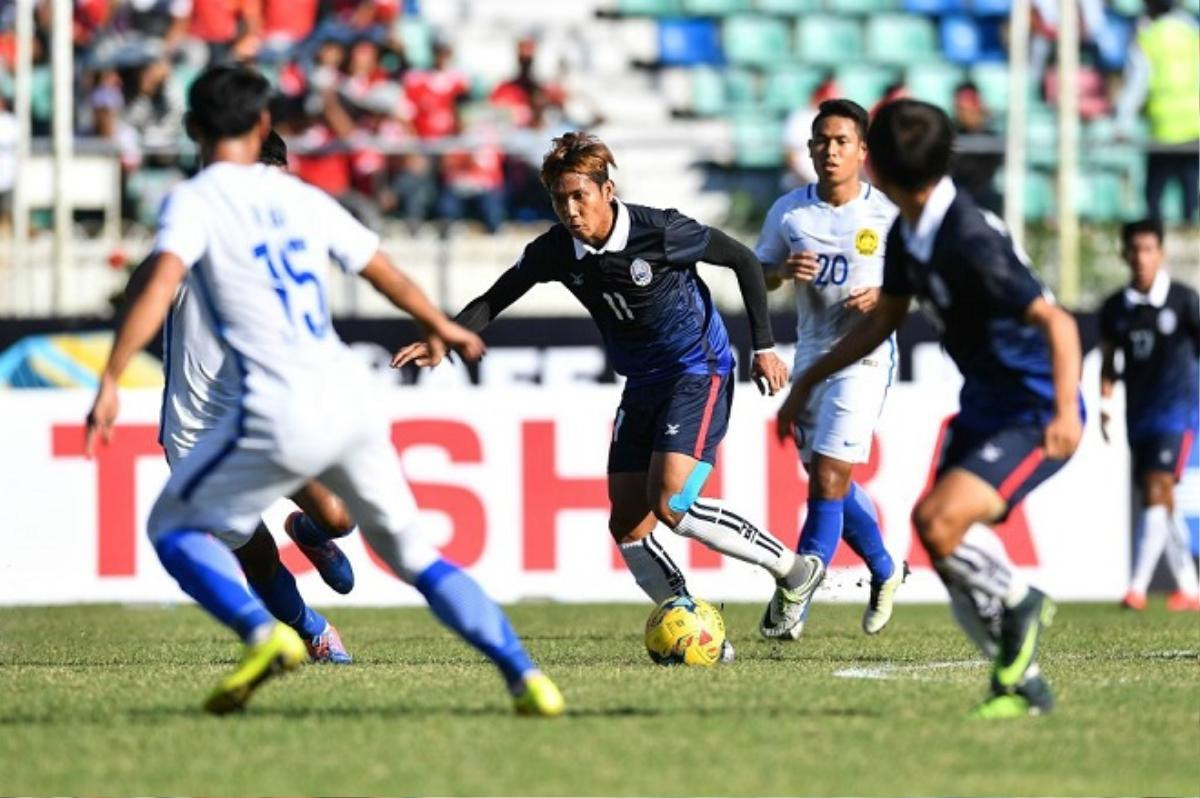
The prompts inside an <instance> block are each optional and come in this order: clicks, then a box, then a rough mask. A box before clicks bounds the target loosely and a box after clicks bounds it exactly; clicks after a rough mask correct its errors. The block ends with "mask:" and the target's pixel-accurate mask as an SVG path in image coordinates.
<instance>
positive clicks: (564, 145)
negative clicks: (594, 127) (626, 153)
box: [541, 133, 617, 189]
mask: <svg viewBox="0 0 1200 798" xmlns="http://www.w3.org/2000/svg"><path fill="white" fill-rule="evenodd" d="M610 165H611V166H616V165H617V162H616V161H614V160H613V155H612V152H610V151H609V149H608V147H607V146H606V145H605V144H604V142H603V141H601V140H600V139H598V138H596V137H595V136H593V135H592V134H590V133H564V134H562V135H561V136H559V137H558V138H556V139H554V141H552V142H551V143H550V151H549V152H548V153H546V157H545V158H543V159H542V174H541V178H542V185H543V186H545V187H546V188H547V189H552V188H553V187H554V184H555V183H556V182H557V181H558V179H559V178H560V177H562V176H563V175H564V174H566V173H567V172H579V173H580V174H584V175H587V176H588V177H590V178H591V179H592V181H593V182H595V184H596V185H598V186H602V185H604V183H605V181H607V180H608V167H609V166H610Z"/></svg>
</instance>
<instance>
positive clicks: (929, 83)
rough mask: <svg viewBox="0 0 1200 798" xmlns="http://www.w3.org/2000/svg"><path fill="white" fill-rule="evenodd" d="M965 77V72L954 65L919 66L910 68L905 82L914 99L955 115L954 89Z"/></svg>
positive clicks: (934, 64)
mask: <svg viewBox="0 0 1200 798" xmlns="http://www.w3.org/2000/svg"><path fill="white" fill-rule="evenodd" d="M964 76H965V75H964V73H963V70H962V69H961V68H959V67H956V66H954V65H953V64H939V63H931V64H917V65H916V66H912V67H909V69H908V73H907V74H906V75H905V78H904V82H905V83H906V84H908V90H909V92H910V93H911V94H912V96H913V97H916V98H917V99H918V100H924V101H926V102H930V103H933V104H934V105H936V106H938V107H939V108H941V109H942V110H944V111H946V113H953V111H954V89H955V87H956V86H958V84H959V83H962V81H963V78H964Z"/></svg>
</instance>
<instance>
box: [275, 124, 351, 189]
mask: <svg viewBox="0 0 1200 798" xmlns="http://www.w3.org/2000/svg"><path fill="white" fill-rule="evenodd" d="M333 140H334V135H333V132H332V131H331V130H330V129H329V128H328V127H326V126H325V125H324V124H316V125H313V126H312V127H310V128H309V129H308V130H306V131H304V133H303V135H301V136H300V139H299V141H298V144H299V148H300V149H309V148H314V149H315V148H318V147H324V146H326V145H328V144H330V143H332V142H333ZM288 160H289V161H290V163H289V164H288V166H289V168H290V169H291V171H292V173H293V174H295V175H296V176H297V177H299V178H300V179H301V180H303V181H304V182H306V183H312V184H313V185H314V186H316V187H317V188H319V189H321V190H322V191H324V192H325V193H327V194H329V195H331V196H334V197H340V196H342V195H343V194H345V193H346V192H347V191H348V190H349V189H350V155H349V153H345V152H330V153H324V154H312V155H300V154H294V155H293V156H291V157H290V158H289V159H288Z"/></svg>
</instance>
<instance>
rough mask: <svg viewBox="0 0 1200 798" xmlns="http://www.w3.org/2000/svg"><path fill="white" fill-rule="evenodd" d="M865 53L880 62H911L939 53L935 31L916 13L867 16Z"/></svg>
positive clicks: (930, 23)
mask: <svg viewBox="0 0 1200 798" xmlns="http://www.w3.org/2000/svg"><path fill="white" fill-rule="evenodd" d="M866 39H867V57H869V58H870V59H871V60H873V61H877V62H879V63H881V64H912V63H916V62H919V61H928V60H930V59H936V58H937V57H938V40H937V31H935V30H934V27H933V23H932V22H930V21H929V20H928V19H926V18H925V17H923V16H920V15H918V14H876V15H874V16H871V17H868V18H867V30H866Z"/></svg>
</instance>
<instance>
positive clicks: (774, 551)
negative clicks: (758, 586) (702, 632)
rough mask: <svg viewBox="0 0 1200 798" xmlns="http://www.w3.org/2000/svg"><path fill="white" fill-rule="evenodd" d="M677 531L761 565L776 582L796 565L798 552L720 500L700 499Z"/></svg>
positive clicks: (728, 553) (743, 560)
mask: <svg viewBox="0 0 1200 798" xmlns="http://www.w3.org/2000/svg"><path fill="white" fill-rule="evenodd" d="M675 531H676V532H677V533H679V534H680V535H683V536H685V537H689V538H695V539H696V540H698V541H700V542H701V543H703V544H704V545H705V546H708V547H709V548H710V549H713V550H714V551H719V552H721V553H722V554H725V555H728V556H730V557H733V558H734V559H736V560H741V561H742V562H748V563H753V564H754V565H758V566H761V567H763V568H765V569H767V571H769V572H770V573H771V576H773V577H775V578H776V579H782V578H784V577H785V576H787V575H788V573H789V572H790V571H791V570H792V566H793V565H794V564H795V562H796V553H795V552H794V551H792V550H791V549H789V548H788V547H787V546H785V545H783V543H782V542H781V541H780V540H779V538H777V537H775V536H774V535H772V534H771V533H770V532H768V531H766V530H765V529H759V528H758V527H756V526H755V525H754V524H752V523H750V522H749V521H747V520H746V519H745V518H743V517H742V516H740V515H738V514H737V513H734V512H731V511H730V510H729V508H728V507H726V506H725V503H724V502H722V501H720V500H719V499H707V498H706V499H703V500H700V499H697V500H696V501H695V502H694V503H693V504H692V507H691V509H689V510H688V511H687V513H686V514H685V515H684V516H683V520H681V521H680V522H679V525H678V526H676V527H675Z"/></svg>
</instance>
